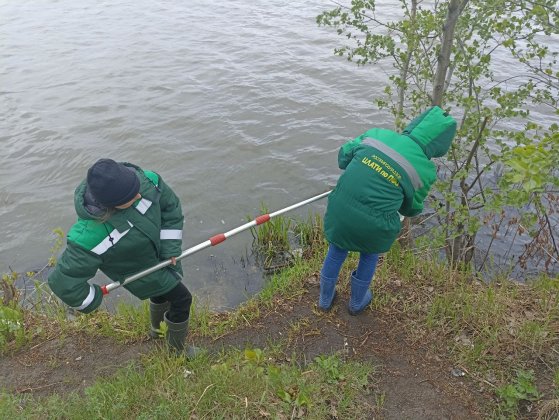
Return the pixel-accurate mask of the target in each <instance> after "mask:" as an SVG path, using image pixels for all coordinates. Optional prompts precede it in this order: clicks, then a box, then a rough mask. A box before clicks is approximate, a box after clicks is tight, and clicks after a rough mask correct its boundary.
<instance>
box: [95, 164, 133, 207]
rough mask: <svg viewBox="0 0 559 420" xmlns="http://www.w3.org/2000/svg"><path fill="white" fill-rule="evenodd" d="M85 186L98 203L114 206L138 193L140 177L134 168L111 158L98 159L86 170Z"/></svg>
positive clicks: (125, 201) (124, 202)
mask: <svg viewBox="0 0 559 420" xmlns="http://www.w3.org/2000/svg"><path fill="white" fill-rule="evenodd" d="M87 186H88V187H89V190H90V191H91V193H92V194H93V197H95V199H96V200H97V201H98V202H99V203H100V204H102V205H104V206H106V207H116V206H120V205H122V204H126V203H128V202H129V201H130V200H132V199H133V198H134V197H135V196H136V194H138V191H140V179H139V178H138V176H137V175H136V170H135V169H134V168H130V167H128V166H124V165H123V164H122V163H117V162H115V161H114V160H112V159H99V160H98V161H97V162H95V163H94V164H93V166H92V167H91V168H89V170H88V171H87Z"/></svg>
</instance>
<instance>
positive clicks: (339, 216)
mask: <svg viewBox="0 0 559 420" xmlns="http://www.w3.org/2000/svg"><path fill="white" fill-rule="evenodd" d="M455 133H456V121H455V120H454V118H452V117H451V116H450V115H449V114H448V113H446V112H445V111H443V110H442V109H441V108H439V107H438V106H434V107H431V108H429V109H428V110H426V111H425V112H423V113H422V114H421V115H420V116H418V117H417V118H415V119H414V120H413V121H412V122H411V123H410V124H409V125H408V126H407V127H406V128H405V129H404V131H403V132H402V133H401V134H399V133H396V132H394V131H391V130H386V129H381V128H373V129H371V130H368V131H366V132H365V133H364V134H362V135H360V136H359V137H357V138H355V139H353V140H351V141H349V142H347V143H346V144H344V145H343V146H342V147H341V148H340V151H339V153H338V165H339V167H340V169H343V170H345V172H344V173H343V174H342V175H341V176H340V178H339V179H338V182H337V184H336V187H335V188H334V190H333V191H332V192H331V193H330V195H329V197H328V206H327V209H326V215H325V217H324V231H325V236H326V239H327V240H328V242H329V248H328V253H327V255H326V258H325V260H324V264H323V266H322V270H321V272H320V296H319V302H318V306H319V308H320V309H321V310H323V311H328V310H329V309H330V308H331V307H332V303H333V301H334V297H335V295H336V290H335V287H336V282H337V280H338V275H339V273H340V270H341V267H342V264H343V262H344V261H345V259H346V257H347V254H348V251H356V252H359V253H360V258H359V264H358V266H357V269H356V270H355V271H353V273H352V274H351V297H350V301H349V306H348V310H349V313H350V314H351V315H357V314H359V313H360V312H362V311H363V310H364V309H365V308H366V307H367V306H368V305H369V303H370V302H371V300H372V298H373V295H372V293H371V291H370V289H369V285H370V283H371V280H372V278H373V275H374V273H375V269H376V265H377V262H378V256H379V254H381V253H384V252H387V251H388V250H389V249H390V246H391V245H392V243H393V242H394V241H395V240H396V238H397V237H398V234H399V233H400V229H401V224H400V223H401V221H400V215H402V216H407V217H413V216H417V215H418V214H420V213H421V212H422V211H423V201H424V200H425V198H426V197H427V194H428V192H429V189H430V188H431V185H432V184H433V183H434V182H435V180H436V178H437V170H436V166H435V164H434V163H433V162H431V158H433V157H441V156H443V155H445V154H446V153H447V151H448V150H449V148H450V145H451V143H452V139H453V138H454V135H455Z"/></svg>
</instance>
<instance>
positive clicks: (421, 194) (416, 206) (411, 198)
mask: <svg viewBox="0 0 559 420" xmlns="http://www.w3.org/2000/svg"><path fill="white" fill-rule="evenodd" d="M436 179H437V175H436V172H434V171H433V173H430V174H429V175H428V176H427V177H426V178H425V179H423V186H422V187H421V188H419V189H417V190H415V191H413V192H411V191H410V192H406V191H404V201H403V203H402V206H401V207H400V210H398V212H399V213H400V214H401V215H402V216H406V217H414V216H417V215H419V214H421V213H422V212H423V202H424V201H425V198H427V194H429V190H430V189H431V185H433V183H434V182H435V181H436Z"/></svg>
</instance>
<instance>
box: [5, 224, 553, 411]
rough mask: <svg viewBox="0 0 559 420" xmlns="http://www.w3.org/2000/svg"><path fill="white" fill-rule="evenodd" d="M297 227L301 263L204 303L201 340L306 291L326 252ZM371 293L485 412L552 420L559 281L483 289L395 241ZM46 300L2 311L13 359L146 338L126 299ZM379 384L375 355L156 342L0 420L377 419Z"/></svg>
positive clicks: (307, 229) (313, 234)
mask: <svg viewBox="0 0 559 420" xmlns="http://www.w3.org/2000/svg"><path fill="white" fill-rule="evenodd" d="M296 232H297V234H298V235H299V236H300V238H301V241H302V244H303V249H304V252H303V256H301V257H296V258H295V260H294V264H293V265H292V266H290V267H288V268H286V269H284V270H282V271H281V272H279V273H277V274H275V275H273V276H272V277H271V278H270V279H269V281H268V282H267V284H266V285H265V287H264V289H263V290H262V291H261V292H260V293H259V294H258V295H257V296H255V297H253V298H252V299H250V300H249V301H247V302H246V303H244V304H243V305H241V306H240V307H239V308H238V309H237V310H236V311H234V312H231V313H226V314H215V313H211V312H210V311H209V310H208V309H207V308H204V307H201V306H200V305H194V309H193V312H192V316H191V329H192V334H191V335H192V337H193V340H194V341H196V340H197V339H206V340H208V339H209V340H212V339H216V338H218V337H222V336H224V335H226V334H228V333H231V331H234V330H236V329H239V328H243V327H246V326H247V325H251V324H252V323H253V322H254V320H257V319H258V318H260V317H261V316H262V314H263V313H264V312H269V311H271V310H274V308H277V307H278V306H280V305H281V304H285V302H289V301H296V300H297V299H298V297H300V296H301V295H303V294H305V293H307V289H308V282H307V281H306V279H308V278H309V277H310V276H313V274H316V273H317V272H318V271H319V270H320V266H321V263H322V258H323V255H324V252H325V249H326V248H325V244H324V241H323V239H322V237H321V234H320V232H321V229H320V221H319V220H318V219H312V220H310V221H309V222H308V223H306V224H302V225H299V226H298V227H297V228H296ZM276 233H277V232H276ZM259 240H265V238H262V239H259ZM356 261H357V256H356V255H350V259H349V261H348V262H347V263H346V264H345V266H344V272H342V273H341V275H340V285H339V288H340V289H344V288H345V289H347V281H348V280H347V279H348V278H349V273H350V271H351V268H352V267H353V266H355V264H356ZM373 290H374V294H375V298H374V301H373V304H372V309H373V310H374V313H375V314H376V316H377V317H378V318H380V317H383V318H386V319H388V320H390V321H391V322H393V323H394V325H396V326H397V327H398V328H401V329H402V330H403V331H405V333H406V337H407V340H408V341H409V342H410V343H412V344H417V345H418V346H419V345H420V346H423V347H428V348H429V349H430V352H431V353H432V354H433V355H435V357H436V358H438V359H440V360H447V361H450V363H451V364H452V365H453V366H455V369H454V371H453V372H455V374H456V375H457V376H463V377H464V378H465V379H468V380H471V381H473V383H474V385H475V387H477V388H478V389H479V390H480V392H482V393H483V395H490V396H491V398H490V401H488V406H489V407H490V409H489V410H488V412H487V418H521V417H522V416H525V415H527V413H528V412H531V415H532V416H535V414H534V413H539V414H540V416H541V417H540V418H542V419H543V418H556V417H553V416H554V415H555V416H557V413H559V411H558V406H559V403H558V401H559V347H558V342H559V297H558V294H559V293H558V292H559V281H558V279H557V278H548V277H543V276H542V277H540V278H537V279H533V280H530V281H529V282H527V283H526V284H522V285H521V284H518V283H514V282H511V281H508V280H507V279H502V280H500V281H494V282H492V283H491V284H485V283H482V282H480V281H478V280H476V279H474V278H472V276H471V275H470V274H468V273H464V272H457V271H454V270H450V269H449V268H448V267H447V266H445V265H444V264H443V263H441V262H439V261H438V260H437V258H436V257H435V256H434V254H429V253H422V254H417V253H414V252H410V251H400V250H399V249H398V248H397V246H395V247H394V249H392V250H391V252H389V253H388V254H387V255H386V257H385V260H384V263H382V264H381V265H380V267H379V268H378V271H377V273H376V275H375V280H374V285H373ZM45 293H46V291H45ZM40 301H41V303H40V304H39V303H38V305H39V306H36V307H35V308H34V309H33V310H31V311H29V310H22V309H21V308H20V307H17V305H16V301H15V299H12V300H11V301H10V302H8V303H7V304H5V305H2V308H3V310H4V313H10V314H11V317H12V318H10V319H12V321H13V322H12V323H11V324H10V325H11V327H10V328H11V330H10V331H8V330H7V329H5V330H3V331H4V332H3V334H2V335H3V337H4V345H3V349H4V354H5V355H9V354H14V353H15V352H17V351H18V348H21V347H22V346H23V348H29V347H30V346H34V345H36V344H35V343H37V342H41V341H44V340H52V339H63V338H64V337H71V336H72V335H73V334H76V333H77V332H79V333H81V334H86V335H88V336H90V337H92V339H94V337H96V336H104V337H110V338H111V339H113V340H115V341H119V342H125V343H134V342H138V341H141V340H144V338H145V327H146V325H147V324H148V312H147V306H146V305H141V306H139V307H133V306H129V305H123V306H121V307H119V308H118V310H117V312H116V313H115V314H108V313H106V312H97V313H95V314H93V315H89V316H77V317H75V318H74V319H72V320H69V319H67V318H65V317H64V316H63V313H64V312H63V310H62V308H61V307H59V306H57V305H56V303H54V302H53V301H51V300H50V299H44V298H42V299H40ZM45 305H46V307H45ZM38 308H41V310H40V311H38V310H37V309H38ZM47 312H48V314H47ZM317 316H318V315H317ZM311 322H312V320H311ZM6 325H7V324H6ZM18 325H19V326H21V328H18V327H17V326H18ZM115 326H116V327H115ZM297 331H298V329H297V328H296V326H293V328H291V333H293V334H297ZM412 349H413V348H412V347H410V351H413V350H412ZM381 380H382V378H380V377H379V376H378V373H375V366H374V365H373V364H371V363H370V362H368V361H363V360H362V359H361V360H359V361H358V360H353V359H351V358H350V357H347V355H344V354H341V353H334V354H323V355H320V356H319V357H317V358H314V359H313V360H301V358H300V357H298V355H297V354H289V350H288V347H287V346H286V343H285V342H284V341H281V340H280V341H278V342H270V343H269V344H268V345H267V346H266V347H263V348H261V349H258V348H248V349H245V348H232V349H229V350H226V351H222V352H220V353H218V354H205V355H204V356H202V357H200V358H197V359H195V360H190V361H189V360H185V359H184V358H175V357H169V356H168V355H167V353H166V352H165V350H164V349H159V348H156V349H154V350H151V351H149V352H148V353H147V354H145V355H144V356H143V357H142V358H141V359H140V361H139V362H136V363H134V364H131V365H130V366H127V367H123V368H121V369H118V370H116V372H115V375H114V376H111V377H108V378H104V379H100V380H98V381H97V382H96V383H95V384H94V385H93V386H91V387H88V388H86V389H85V391H84V392H76V393H73V394H70V395H51V396H48V397H36V396H32V395H25V394H16V393H10V392H6V391H4V392H3V393H1V394H0V412H2V413H6V415H5V417H8V416H11V417H14V418H43V417H60V418H83V417H84V416H93V417H96V418H97V417H103V418H122V417H127V418H168V417H171V416H179V417H180V418H187V417H192V418H268V417H269V418H294V417H306V418H316V419H321V418H328V416H332V417H333V418H336V417H338V418H352V419H353V418H368V417H369V415H370V413H371V412H376V411H378V412H380V410H381V409H382V397H379V395H382V393H380V394H379V392H378V390H379V387H378V383H379V381H381ZM365 408H366V409H365ZM546 416H549V417H546Z"/></svg>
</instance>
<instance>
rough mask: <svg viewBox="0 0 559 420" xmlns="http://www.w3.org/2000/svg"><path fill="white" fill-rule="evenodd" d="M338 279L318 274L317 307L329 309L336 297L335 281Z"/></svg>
mask: <svg viewBox="0 0 559 420" xmlns="http://www.w3.org/2000/svg"><path fill="white" fill-rule="evenodd" d="M337 281H338V279H337V278H336V279H333V278H330V277H325V276H323V275H322V274H320V296H319V297H318V308H319V309H320V310H322V311H325V312H326V311H329V310H330V308H332V304H333V303H334V298H335V297H336V282H337Z"/></svg>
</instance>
